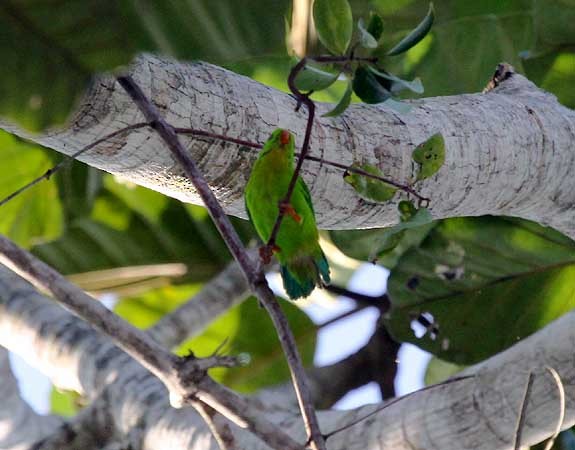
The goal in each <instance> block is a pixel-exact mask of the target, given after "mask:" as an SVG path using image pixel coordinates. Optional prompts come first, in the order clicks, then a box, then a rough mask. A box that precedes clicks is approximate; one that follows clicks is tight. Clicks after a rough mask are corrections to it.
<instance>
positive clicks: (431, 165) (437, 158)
mask: <svg viewBox="0 0 575 450" xmlns="http://www.w3.org/2000/svg"><path fill="white" fill-rule="evenodd" d="M412 158H413V160H414V161H415V162H416V163H418V164H419V173H418V174H417V180H424V179H426V178H429V177H431V176H433V175H435V173H436V172H437V171H438V170H439V169H440V168H441V166H442V165H443V163H444V162H445V141H444V140H443V136H442V135H441V133H436V134H434V135H433V136H431V137H430V138H429V139H428V140H427V141H425V142H423V143H421V144H419V145H418V146H417V147H416V148H415V150H414V151H413V154H412Z"/></svg>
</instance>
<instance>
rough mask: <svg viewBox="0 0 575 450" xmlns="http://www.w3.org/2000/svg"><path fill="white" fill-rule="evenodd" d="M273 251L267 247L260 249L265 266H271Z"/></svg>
mask: <svg viewBox="0 0 575 450" xmlns="http://www.w3.org/2000/svg"><path fill="white" fill-rule="evenodd" d="M270 250H271V249H270V248H269V247H268V246H267V245H262V246H261V247H260V248H259V252H260V258H261V260H262V261H263V263H264V264H269V263H270V261H271V259H272V252H271V251H270Z"/></svg>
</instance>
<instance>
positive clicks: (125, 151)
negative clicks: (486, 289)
mask: <svg viewBox="0 0 575 450" xmlns="http://www.w3.org/2000/svg"><path fill="white" fill-rule="evenodd" d="M130 73H131V75H132V76H133V78H134V79H135V80H136V82H137V83H138V85H139V86H141V87H142V89H143V90H144V93H145V94H146V95H147V96H148V97H149V98H151V99H152V100H153V102H154V103H155V104H156V106H157V107H158V108H159V109H160V110H161V111H162V115H163V118H164V119H165V120H166V121H167V122H168V123H170V124H171V125H173V126H175V127H182V128H194V129H200V130H206V131H211V132H214V133H219V134H224V135H227V136H230V137H237V138H243V139H246V140H248V141H251V142H263V141H265V140H266V139H267V137H268V136H269V134H270V132H271V131H272V130H273V129H274V128H276V127H278V126H281V127H284V128H288V129H290V130H292V131H293V132H295V133H296V144H298V145H300V144H301V140H302V138H303V131H304V128H305V124H306V117H307V112H306V111H301V110H300V111H299V112H297V113H296V112H294V108H295V106H296V101H295V100H294V99H293V98H291V97H289V96H288V95H287V94H285V93H282V92H279V91H277V90H274V89H271V88H269V87H266V86H263V85H262V84H259V83H257V82H255V81H252V80H249V79H248V78H245V77H243V76H239V75H236V74H234V73H231V72H228V71H226V70H224V69H221V68H218V67H215V66H212V65H208V64H202V63H197V64H184V63H177V62H174V61H171V60H166V59H160V58H158V57H155V56H149V55H147V56H142V57H140V58H139V59H138V60H137V61H136V62H135V64H134V65H133V67H132V69H131V71H130ZM485 77H486V80H487V78H488V77H489V74H485ZM413 105H414V108H413V110H412V111H411V112H410V113H408V114H405V115H399V114H398V113H397V112H395V111H393V110H390V109H388V108H386V107H385V106H367V105H353V106H352V107H350V108H349V110H348V111H347V112H346V113H345V114H344V115H342V116H341V117H339V118H335V119H333V118H323V117H320V116H321V114H322V113H323V112H325V111H327V109H328V108H330V105H318V116H317V117H316V121H315V125H314V130H313V133H312V139H311V148H310V154H311V155H313V156H316V157H320V158H321V157H323V158H326V159H329V160H333V161H338V162H342V163H346V164H351V163H352V162H353V161H354V160H360V161H365V162H370V163H375V164H377V165H378V166H379V167H380V168H381V169H382V171H383V173H384V175H385V176H386V177H389V178H391V179H394V180H397V181H399V182H402V183H406V182H408V181H409V180H412V179H413V178H414V174H415V170H416V167H415V165H414V163H413V162H412V160H411V152H412V151H413V149H414V147H415V146H416V145H417V144H419V143H421V142H423V141H424V140H426V139H427V138H428V137H429V136H430V135H432V134H433V133H436V132H441V133H442V134H443V136H444V137H445V141H446V162H445V164H444V166H443V167H442V169H441V170H440V171H439V173H438V174H437V175H436V176H434V177H433V178H432V179H429V180H425V181H423V182H420V183H418V184H416V188H417V189H418V191H419V192H420V193H421V194H423V195H425V196H426V197H429V198H430V199H431V205H430V210H431V212H432V214H433V216H434V217H435V218H442V217H452V216H469V215H483V214H494V215H512V216H519V217H523V218H527V219H532V220H535V221H537V222H540V223H544V224H548V225H551V226H553V227H555V228H557V229H558V230H560V231H562V232H564V233H566V234H568V235H570V236H572V237H573V236H575V212H574V211H575V208H574V207H573V206H574V201H573V198H572V195H571V193H572V192H573V191H574V190H575V178H574V177H572V176H570V174H572V173H573V171H574V170H575V153H574V152H573V151H572V142H573V141H574V140H575V112H574V111H572V110H569V109H567V108H565V107H563V106H561V105H560V104H559V103H558V102H557V101H556V99H555V98H554V97H553V96H552V95H549V94H546V93H544V92H542V91H540V90H539V89H537V88H536V87H535V86H534V85H533V84H532V83H530V82H529V81H527V80H526V79H525V78H524V77H523V76H521V75H517V74H515V75H513V76H511V77H509V78H508V79H506V80H504V81H502V82H501V83H500V84H499V86H497V87H496V88H494V89H492V90H491V91H489V92H487V93H484V94H483V93H478V94H466V95H458V96H452V97H438V98H428V99H423V100H417V101H414V102H413ZM140 118H141V116H140V115H139V113H138V110H137V107H136V105H134V104H133V102H132V101H131V100H130V98H129V97H128V96H127V95H126V93H125V92H124V91H123V89H121V88H120V86H119V85H118V84H117V83H116V81H115V79H114V78H112V77H102V78H100V79H98V80H97V81H96V82H94V84H93V86H92V88H91V89H90V91H89V92H88V93H87V95H86V97H85V99H84V101H83V103H82V105H81V106H80V108H79V110H78V112H77V114H76V115H75V116H74V118H73V119H72V122H71V123H70V126H69V127H68V128H67V129H66V130H63V131H53V132H50V133H47V134H45V135H40V136H28V137H29V138H31V139H32V140H34V141H36V142H39V143H41V144H43V145H45V146H48V147H51V148H54V149H56V150H58V151H60V152H62V153H65V154H68V155H70V154H72V153H73V152H74V151H77V150H79V149H80V148H82V147H83V146H85V145H86V144H89V143H90V142H93V141H95V140H96V139H98V138H99V137H101V136H103V135H106V134H108V133H110V132H113V131H115V130H118V129H120V128H123V127H125V126H127V125H130V124H133V123H137V122H138V121H139V120H140ZM3 127H4V128H5V129H7V130H10V131H13V132H16V133H18V134H19V135H22V136H25V135H26V133H24V132H22V131H18V130H16V129H15V127H13V126H10V125H8V124H4V125H3ZM182 139H183V142H184V143H185V145H186V147H187V148H188V149H189V150H190V152H191V156H192V158H193V159H194V160H195V161H198V162H199V165H200V167H199V169H200V170H201V172H202V173H203V174H204V175H205V176H206V179H207V180H208V182H209V183H210V185H211V186H212V188H213V189H214V192H215V193H216V196H217V197H218V199H219V200H220V201H221V202H222V204H223V205H224V207H225V209H226V212H228V213H230V214H233V215H238V216H242V217H245V211H244V206H243V203H244V202H243V197H242V194H243V188H244V186H245V182H246V180H247V177H248V175H249V170H250V167H251V165H252V163H253V161H254V160H255V158H256V155H257V152H256V151H254V152H249V151H243V150H241V149H240V148H239V146H238V145H235V144H229V143H228V144H225V143H220V142H217V141H214V140H211V139H206V138H205V137H194V136H186V137H185V138H182ZM80 159H81V160H82V161H84V162H86V163H88V164H90V165H92V166H94V167H98V168H101V169H103V170H106V171H108V172H111V173H114V174H117V175H121V176H123V177H126V178H128V179H130V180H132V181H134V182H136V183H138V184H141V185H144V186H148V187H150V188H152V189H155V190H158V191H161V192H164V193H166V194H168V195H171V196H173V197H176V198H179V199H181V200H184V201H188V202H192V203H196V204H201V200H200V198H199V196H198V194H197V193H196V191H195V189H194V188H193V186H192V185H191V182H190V181H189V180H188V179H187V177H185V176H184V174H183V172H182V169H181V168H180V167H179V165H178V164H177V163H176V161H175V160H174V158H173V157H172V156H171V154H170V153H169V152H168V150H167V149H165V148H164V145H163V144H162V143H161V140H160V138H159V137H158V136H157V135H156V134H155V132H154V131H153V130H148V129H141V130H136V131H134V132H133V133H131V134H130V135H129V136H128V137H125V138H116V139H114V142H112V143H103V144H101V145H99V146H97V147H96V148H94V149H93V150H90V151H89V152H87V153H86V154H84V155H82V157H81V158H80ZM303 176H304V178H305V179H306V181H307V182H308V185H309V186H310V189H311V193H312V196H313V200H314V206H315V210H316V214H317V218H318V223H319V225H320V226H321V227H322V228H332V229H351V228H358V227H374V226H386V225H389V224H391V223H394V222H396V221H397V220H398V218H397V212H396V208H395V201H394V202H390V203H389V204H385V205H378V206H374V205H370V204H369V205H368V204H366V203H365V202H363V201H362V200H361V199H360V198H359V197H358V196H357V194H356V193H355V191H354V190H353V189H352V188H351V187H350V186H348V185H347V184H345V183H343V181H342V179H341V176H342V173H341V170H339V169H334V168H333V167H329V166H327V165H323V164H321V163H317V162H311V161H309V162H306V163H305V164H304V171H303ZM402 196H403V194H401V195H399V196H398V199H397V200H399V199H400V198H402Z"/></svg>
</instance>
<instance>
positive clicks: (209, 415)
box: [191, 399, 239, 450]
mask: <svg viewBox="0 0 575 450" xmlns="http://www.w3.org/2000/svg"><path fill="white" fill-rule="evenodd" d="M191 403H192V405H193V406H194V408H195V409H196V411H198V413H199V414H200V415H201V416H202V418H203V419H204V422H206V425H207V426H208V427H209V429H210V431H211V432H212V435H213V436H214V439H215V440H216V442H217V443H218V446H219V447H220V450H239V449H238V448H237V446H236V443H235V439H234V435H233V434H232V432H231V430H230V424H229V423H225V422H224V423H222V422H221V421H220V418H221V419H222V420H225V418H224V417H223V416H221V415H220V416H217V412H216V411H215V410H213V409H212V408H210V407H209V406H208V405H206V404H205V403H202V402H200V401H197V400H193V399H192V400H191Z"/></svg>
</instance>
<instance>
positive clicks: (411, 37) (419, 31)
mask: <svg viewBox="0 0 575 450" xmlns="http://www.w3.org/2000/svg"><path fill="white" fill-rule="evenodd" d="M434 19H435V14H434V11H433V3H430V4H429V10H428V11H427V15H426V16H425V17H424V18H423V20H422V21H421V22H420V23H419V25H417V27H415V28H414V29H413V31H411V33H409V34H408V35H407V36H405V37H404V38H403V39H402V40H401V41H400V42H399V43H398V44H397V45H396V46H395V47H393V48H392V49H391V50H389V51H388V52H387V54H388V55H389V56H394V55H399V54H401V53H403V52H406V51H407V50H409V49H410V48H411V47H415V45H417V43H418V42H419V41H421V40H422V39H423V38H424V37H425V36H426V35H427V33H429V30H431V26H432V25H433V21H434Z"/></svg>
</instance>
